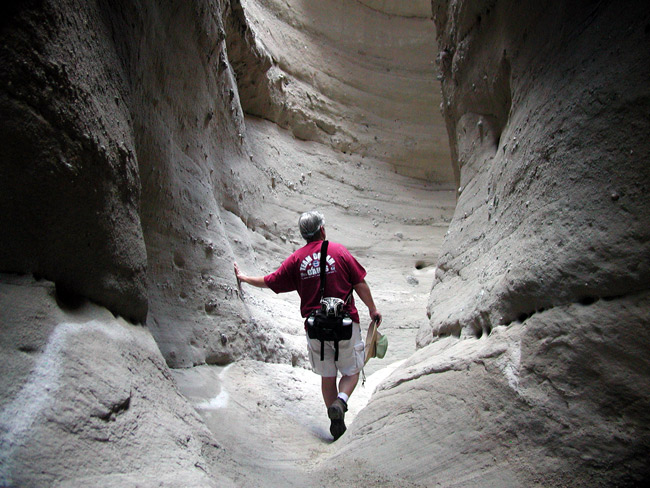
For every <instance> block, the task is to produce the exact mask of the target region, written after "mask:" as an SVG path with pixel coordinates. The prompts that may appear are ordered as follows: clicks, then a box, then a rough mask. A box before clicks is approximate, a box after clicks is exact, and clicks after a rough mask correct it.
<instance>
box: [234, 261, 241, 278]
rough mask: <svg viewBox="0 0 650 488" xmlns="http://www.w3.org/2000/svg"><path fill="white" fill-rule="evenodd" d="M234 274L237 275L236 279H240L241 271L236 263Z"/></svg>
mask: <svg viewBox="0 0 650 488" xmlns="http://www.w3.org/2000/svg"><path fill="white" fill-rule="evenodd" d="M235 276H236V277H237V281H240V282H241V281H242V279H241V276H242V274H241V271H240V270H239V266H237V263H235Z"/></svg>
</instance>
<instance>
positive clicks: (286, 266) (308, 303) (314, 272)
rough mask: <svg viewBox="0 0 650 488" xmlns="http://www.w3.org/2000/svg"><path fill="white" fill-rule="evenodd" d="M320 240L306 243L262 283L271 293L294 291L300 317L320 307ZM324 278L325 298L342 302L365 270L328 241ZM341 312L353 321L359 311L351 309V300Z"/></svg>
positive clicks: (335, 244)
mask: <svg viewBox="0 0 650 488" xmlns="http://www.w3.org/2000/svg"><path fill="white" fill-rule="evenodd" d="M322 244H323V241H314V242H310V243H308V244H307V245H305V246H304V247H301V248H300V249H298V250H297V251H296V252H294V253H293V254H292V255H291V256H289V257H288V258H287V259H285V260H284V262H283V263H282V264H281V265H280V267H279V268H278V269H277V270H275V271H274V272H273V273H271V274H269V275H266V276H265V277H264V283H266V286H268V287H269V288H270V289H271V290H273V291H274V292H275V293H284V292H288V291H294V290H296V291H297V292H298V295H300V313H301V314H302V316H303V317H306V316H307V315H309V313H310V312H311V311H312V310H317V309H319V308H320V299H321V295H320V249H321V245H322ZM325 270H326V272H327V279H326V280H325V296H326V297H336V298H341V299H343V300H345V299H346V298H347V296H348V294H349V293H350V292H351V291H352V287H353V286H354V285H357V284H359V283H361V282H362V281H363V280H364V278H365V277H366V270H365V269H364V268H363V266H361V265H360V264H359V262H358V261H357V260H356V259H355V258H354V256H352V254H350V251H348V250H347V249H346V248H345V246H343V245H341V244H337V243H336V242H330V243H329V244H328V248H327V267H326V268H325ZM345 310H346V311H347V312H348V313H349V314H350V317H351V318H352V320H354V321H355V322H357V323H358V322H359V312H358V311H357V308H356V307H355V306H354V297H350V302H349V303H348V304H347V305H346V307H345Z"/></svg>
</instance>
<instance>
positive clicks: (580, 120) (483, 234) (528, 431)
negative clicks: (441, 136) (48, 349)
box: [335, 1, 650, 486]
mask: <svg viewBox="0 0 650 488" xmlns="http://www.w3.org/2000/svg"><path fill="white" fill-rule="evenodd" d="M433 12H434V18H435V21H436V27H437V32H438V44H439V55H438V61H439V64H440V72H441V76H442V90H443V112H444V115H445V120H446V123H447V128H448V131H449V138H450V143H451V148H452V154H453V163H454V164H455V165H456V166H457V171H458V174H459V175H460V179H459V188H458V204H457V207H456V211H455V215H454V218H453V220H452V222H451V225H450V227H449V231H448V234H447V237H446V239H445V243H444V244H443V246H442V252H441V257H440V259H439V262H438V269H437V272H436V278H435V281H434V284H433V288H432V291H431V296H430V300H429V305H428V314H429V317H430V321H429V324H428V325H427V326H425V327H422V328H421V329H420V331H419V334H418V345H419V347H420V350H419V352H418V353H416V354H415V355H414V356H413V357H411V358H410V359H408V360H407V361H406V363H405V364H404V365H403V366H402V367H401V368H400V369H398V371H397V372H396V373H395V374H393V376H392V377H391V378H389V380H388V381H387V382H385V383H384V384H383V385H382V386H380V388H379V391H378V392H377V394H376V395H375V397H374V399H373V401H372V402H371V403H370V405H369V407H368V408H367V409H365V410H364V411H363V412H362V413H361V414H360V416H359V417H358V419H357V422H356V423H355V429H354V432H353V433H352V435H351V441H350V443H349V445H348V446H347V447H346V448H345V449H343V451H342V452H341V453H340V454H339V455H337V457H336V458H335V459H336V462H341V463H346V462H347V461H346V458H348V457H350V456H352V458H353V459H355V458H357V456H358V459H368V458H369V457H370V453H371V452H372V453H373V455H372V457H373V460H374V462H375V463H376V466H378V467H383V469H385V470H386V471H387V472H393V473H394V472H396V471H397V472H398V473H402V474H403V475H404V476H415V479H416V480H419V481H421V482H423V483H424V484H426V485H433V484H434V483H439V484H442V485H444V486H564V485H567V484H571V486H637V485H638V484H640V483H642V482H643V481H644V480H645V481H647V480H648V476H649V474H650V466H649V465H648V459H647V453H648V450H649V448H650V430H649V429H648V425H649V421H650V416H649V414H648V412H650V408H649V407H650V396H649V395H648V391H650V389H649V386H650V374H649V373H650V363H649V362H648V355H647V347H648V340H649V339H650V337H649V336H648V326H649V325H650V314H649V310H650V309H649V305H650V303H649V299H650V294H649V290H648V288H649V286H648V285H649V283H650V281H649V279H648V276H650V275H649V273H648V271H649V270H648V266H649V263H650V260H649V259H648V258H649V254H650V246H649V242H650V235H649V232H650V226H648V215H649V211H650V198H649V197H648V192H647V187H648V182H649V181H650V173H649V167H648V164H647V161H648V157H649V155H650V139H648V137H647V136H646V135H647V134H648V132H649V129H650V127H649V123H650V119H648V117H647V113H648V110H649V109H650V107H649V103H650V97H649V95H650V91H649V86H648V83H647V80H648V79H649V75H650V68H649V67H650V50H649V49H648V46H649V45H650V44H649V43H648V41H649V40H650V28H649V25H650V22H649V21H650V9H649V8H648V7H647V5H646V4H644V3H643V2H631V3H627V2H572V3H571V4H570V5H569V4H567V3H557V2H523V3H522V2H511V1H493V2H488V3H485V2H469V1H468V2H433ZM387 411H389V412H392V415H391V416H390V420H388V419H386V417H385V416H386V412H387ZM387 438H391V439H393V441H394V442H395V443H399V448H397V451H398V452H399V453H400V457H399V461H396V460H394V453H393V452H390V453H389V452H385V453H383V454H382V453H381V451H379V452H378V451H377V450H375V449H374V448H373V445H374V444H376V443H377V442H378V440H379V439H381V440H382V442H383V441H384V439H387ZM407 439H408V441H407ZM352 462H354V461H352ZM379 469H381V468H379Z"/></svg>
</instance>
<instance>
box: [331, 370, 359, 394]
mask: <svg viewBox="0 0 650 488" xmlns="http://www.w3.org/2000/svg"><path fill="white" fill-rule="evenodd" d="M358 382H359V373H357V374H353V375H352V376H342V377H341V381H339V391H340V392H341V393H345V394H346V395H347V396H348V397H350V395H352V392H353V391H354V389H355V388H356V387H357V383H358ZM334 400H336V398H335V399H334ZM334 400H332V401H334Z"/></svg>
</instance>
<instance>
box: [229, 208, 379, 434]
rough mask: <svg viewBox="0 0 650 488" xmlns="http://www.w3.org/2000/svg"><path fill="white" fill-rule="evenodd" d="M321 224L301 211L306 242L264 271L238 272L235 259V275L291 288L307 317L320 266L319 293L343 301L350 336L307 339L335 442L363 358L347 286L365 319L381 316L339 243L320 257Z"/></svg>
mask: <svg viewBox="0 0 650 488" xmlns="http://www.w3.org/2000/svg"><path fill="white" fill-rule="evenodd" d="M324 224H325V219H324V217H323V215H322V214H321V213H320V212H317V211H311V212H305V213H303V214H302V215H301V216H300V219H299V220H298V227H299V228H300V234H301V235H302V237H303V238H304V239H305V240H306V241H307V244H306V245H305V246H303V247H301V248H300V249H298V250H297V251H295V252H294V253H293V254H291V256H289V257H288V258H287V259H285V260H284V262H283V263H282V265H281V266H280V267H279V268H278V269H277V270H276V271H274V272H273V273H271V274H269V275H266V276H247V275H245V274H243V273H242V272H241V271H240V269H239V267H238V266H237V263H235V274H236V275H237V279H238V280H239V281H243V282H244V283H248V284H249V285H253V286H257V287H259V288H270V289H271V290H273V291H274V292H275V293H284V292H290V291H294V290H295V291H297V292H298V295H300V313H301V314H302V316H303V317H308V316H309V315H310V313H311V312H313V311H315V310H320V308H321V303H320V300H321V298H322V296H321V288H320V285H321V280H320V279H319V278H320V272H321V270H320V267H321V266H326V270H327V271H326V281H325V283H326V286H325V288H326V289H325V296H326V297H334V298H340V299H342V300H346V299H347V301H346V302H345V304H344V305H343V310H344V311H345V312H347V313H348V314H349V315H350V318H351V319H352V322H353V323H352V337H351V339H349V340H340V341H338V342H337V344H334V341H323V342H321V341H320V340H319V339H310V338H309V336H308V337H307V341H308V343H309V361H310V363H311V366H312V368H313V370H314V372H315V373H317V374H319V375H320V376H321V391H322V394H323V400H324V401H325V406H326V407H327V416H328V417H329V419H330V420H331V425H330V433H331V434H332V436H333V437H334V440H337V439H338V438H339V437H341V435H343V433H344V432H345V430H346V427H345V421H344V418H345V412H346V411H347V409H348V400H349V398H350V395H352V392H353V391H354V388H355V387H356V386H357V382H358V381H359V372H360V371H361V368H362V367H363V365H364V359H365V356H364V344H363V340H362V339H361V327H360V326H359V313H358V311H357V309H356V307H355V305H354V297H353V296H352V290H354V291H355V292H356V293H357V295H358V296H359V298H361V300H362V301H363V303H364V304H365V305H366V306H367V307H368V313H369V314H370V318H371V319H372V320H375V321H376V323H377V326H378V325H379V324H380V323H381V314H380V313H379V311H378V310H377V307H376V306H375V303H374V301H373V299H372V294H371V293H370V287H369V286H368V284H367V283H366V281H365V277H366V270H365V269H364V268H363V266H361V265H360V264H359V263H358V262H357V260H356V259H355V258H354V257H353V256H352V254H350V252H349V251H348V250H347V249H346V248H345V247H344V246H343V245H341V244H337V243H334V242H331V243H328V248H327V256H320V251H321V246H322V245H323V241H324V240H325V239H326V235H325V227H324ZM348 297H349V299H348ZM337 356H338V359H337ZM338 373H341V380H340V381H339V384H338V387H337V384H336V380H337V375H338Z"/></svg>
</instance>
